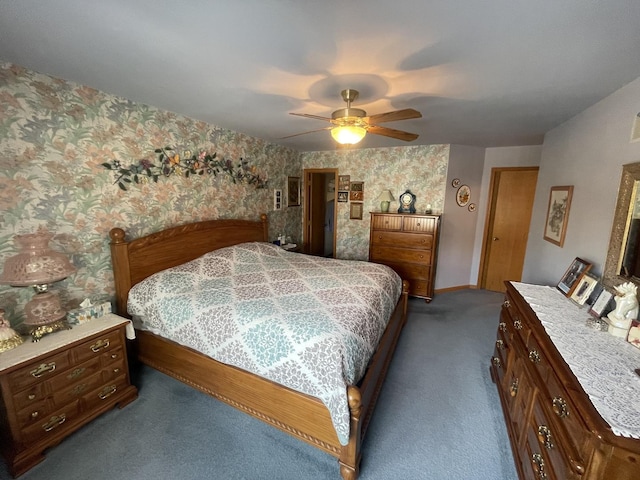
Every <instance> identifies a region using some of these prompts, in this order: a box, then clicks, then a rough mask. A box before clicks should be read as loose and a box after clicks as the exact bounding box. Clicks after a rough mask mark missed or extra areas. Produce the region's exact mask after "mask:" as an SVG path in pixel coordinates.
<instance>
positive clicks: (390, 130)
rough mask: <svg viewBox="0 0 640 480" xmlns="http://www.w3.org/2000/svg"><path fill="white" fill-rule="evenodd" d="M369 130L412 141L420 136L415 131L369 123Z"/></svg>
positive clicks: (377, 133) (376, 133)
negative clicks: (410, 131)
mask: <svg viewBox="0 0 640 480" xmlns="http://www.w3.org/2000/svg"><path fill="white" fill-rule="evenodd" d="M367 132H369V133H373V134H375V135H383V136H385V137H391V138H397V139H398V140H404V141H405V142H411V141H413V140H415V139H416V138H418V135H417V134H415V133H409V132H403V131H402V130H395V129H393V128H387V127H379V126H377V125H369V127H367Z"/></svg>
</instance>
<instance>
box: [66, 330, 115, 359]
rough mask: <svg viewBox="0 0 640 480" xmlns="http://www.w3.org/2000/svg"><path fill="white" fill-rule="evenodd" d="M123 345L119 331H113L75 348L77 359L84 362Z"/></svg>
mask: <svg viewBox="0 0 640 480" xmlns="http://www.w3.org/2000/svg"><path fill="white" fill-rule="evenodd" d="M121 345H122V340H121V338H120V332H119V331H111V332H109V333H107V334H105V335H101V336H100V337H99V338H97V339H94V340H91V341H90V342H85V343H83V344H81V345H78V346H77V347H75V348H74V349H73V352H74V355H75V356H76V359H77V361H79V362H82V361H84V360H87V359H89V358H91V357H95V356H98V355H101V354H102V353H104V352H108V351H110V350H113V349H114V348H117V347H119V346H121Z"/></svg>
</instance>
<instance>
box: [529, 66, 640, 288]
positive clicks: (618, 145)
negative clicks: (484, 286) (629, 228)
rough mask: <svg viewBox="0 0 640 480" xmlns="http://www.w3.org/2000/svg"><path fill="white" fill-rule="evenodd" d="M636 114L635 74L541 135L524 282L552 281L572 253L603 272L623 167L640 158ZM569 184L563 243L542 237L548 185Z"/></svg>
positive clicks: (639, 93) (639, 104)
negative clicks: (634, 133)
mask: <svg viewBox="0 0 640 480" xmlns="http://www.w3.org/2000/svg"><path fill="white" fill-rule="evenodd" d="M638 112H640V78H638V79H636V80H634V81H633V82H631V83H629V84H628V85H626V86H624V87H622V88H621V89H619V90H618V91H616V92H615V93H613V94H612V95H610V96H608V97H606V98H605V99H603V100H601V101H600V102H598V103H596V104H595V105H593V106H591V107H590V108H588V109H586V110H585V111H583V112H582V113H580V114H579V115H577V116H575V117H573V118H572V119H570V120H569V121H567V122H565V123H564V124H562V125H560V126H559V127H557V128H555V129H553V130H551V131H550V132H548V133H547V134H546V135H545V140H544V144H543V147H542V156H541V160H540V173H539V175H538V187H537V189H536V199H535V203H534V210H533V217H532V220H531V229H530V232H529V240H528V243H527V254H526V259H525V268H524V272H523V281H526V282H530V283H540V284H548V285H556V284H557V283H558V281H559V279H560V278H561V277H562V275H563V274H564V272H565V271H566V269H567V267H568V266H569V264H570V263H571V261H572V260H573V259H574V258H575V257H581V258H584V259H586V260H590V261H591V262H593V264H594V265H593V271H594V273H596V274H597V275H600V274H601V273H602V269H603V266H604V262H605V258H606V254H607V249H608V245H609V235H610V233H611V226H612V219H613V213H614V210H615V203H616V199H617V192H618V187H619V183H620V176H621V174H622V165H624V164H627V163H633V162H640V142H639V141H636V142H634V143H631V142H630V138H631V129H632V125H633V119H634V117H635V116H636V115H637V114H638ZM559 185H573V186H574V190H573V199H572V202H571V209H570V211H569V220H568V224H567V234H566V238H565V242H564V246H563V247H562V248H561V247H558V246H556V245H554V244H552V243H550V242H547V241H545V240H543V238H542V234H543V228H544V223H545V219H546V212H547V206H548V202H549V189H550V188H551V187H552V186H559Z"/></svg>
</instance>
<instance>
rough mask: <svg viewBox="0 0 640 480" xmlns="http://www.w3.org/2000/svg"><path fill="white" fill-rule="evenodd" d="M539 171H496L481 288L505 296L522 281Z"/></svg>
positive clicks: (493, 172) (520, 168) (490, 196)
mask: <svg viewBox="0 0 640 480" xmlns="http://www.w3.org/2000/svg"><path fill="white" fill-rule="evenodd" d="M537 181H538V167H514V168H493V169H492V170H491V183H490V186H489V201H488V210H487V220H486V222H485V232H484V239H483V243H482V255H481V263H480V271H479V275H478V277H479V279H478V284H479V287H480V288H484V289H486V290H492V291H494V292H504V291H505V286H504V282H505V281H506V280H513V281H520V280H521V279H522V269H523V267H524V257H525V253H526V249H527V239H528V237H529V225H530V223H531V212H532V210H533V200H534V197H535V193H536V183H537Z"/></svg>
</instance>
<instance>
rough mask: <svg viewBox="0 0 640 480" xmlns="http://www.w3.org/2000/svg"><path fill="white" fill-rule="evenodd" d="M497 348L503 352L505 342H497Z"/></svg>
mask: <svg viewBox="0 0 640 480" xmlns="http://www.w3.org/2000/svg"><path fill="white" fill-rule="evenodd" d="M496 348H497V349H498V350H503V349H504V342H503V341H502V340H496Z"/></svg>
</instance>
